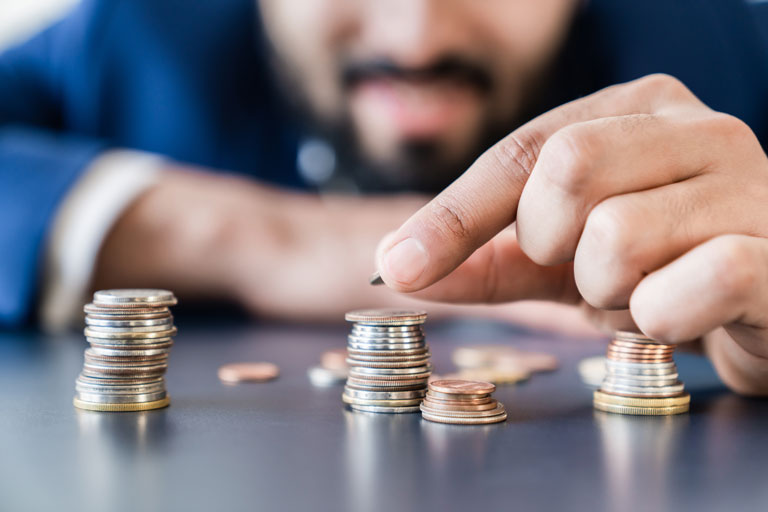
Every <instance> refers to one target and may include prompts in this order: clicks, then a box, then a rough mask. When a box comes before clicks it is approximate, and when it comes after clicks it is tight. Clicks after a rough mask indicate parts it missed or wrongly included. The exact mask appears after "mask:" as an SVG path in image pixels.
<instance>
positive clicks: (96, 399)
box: [77, 390, 166, 404]
mask: <svg viewBox="0 0 768 512" xmlns="http://www.w3.org/2000/svg"><path fill="white" fill-rule="evenodd" d="M165 397H166V393H165V390H162V391H158V392H156V393H135V394H104V393H88V392H85V391H80V390H78V391H77V398H78V400H80V401H82V402H88V403H93V404H137V403H147V402H156V401H158V400H162V399H163V398H165Z"/></svg>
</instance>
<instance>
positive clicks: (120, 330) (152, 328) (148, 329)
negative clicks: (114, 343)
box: [88, 323, 173, 337]
mask: <svg viewBox="0 0 768 512" xmlns="http://www.w3.org/2000/svg"><path fill="white" fill-rule="evenodd" d="M88 329H89V330H90V331H91V332H98V333H102V334H114V335H116V336H117V337H120V336H122V335H123V334H126V333H130V334H133V333H135V334H139V333H141V334H144V333H156V332H164V333H167V332H168V331H170V330H171V329H173V324H171V323H167V324H165V325H148V326H145V327H104V326H102V325H89V326H88ZM165 336H168V334H165ZM137 337H138V336H137Z"/></svg>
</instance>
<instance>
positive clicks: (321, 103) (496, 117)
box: [260, 0, 577, 181]
mask: <svg viewBox="0 0 768 512" xmlns="http://www.w3.org/2000/svg"><path fill="white" fill-rule="evenodd" d="M576 3H577V0H480V1H478V0H260V8H261V12H262V17H263V20H264V24H265V27H266V30H267V34H268V37H269V39H270V40H271V42H272V44H273V46H274V49H275V52H276V54H277V57H278V60H279V63H280V64H279V66H280V70H281V71H282V72H283V75H284V76H285V77H287V78H288V79H289V81H290V83H291V84H292V85H293V87H294V89H296V92H297V93H298V94H300V96H301V99H302V100H303V101H304V102H305V103H307V104H308V105H309V107H310V108H311V109H312V111H313V112H314V114H315V115H316V116H317V117H319V119H321V120H323V121H324V122H326V123H328V124H329V125H332V126H346V127H348V128H351V133H353V134H354V137H355V138H356V139H357V143H358V145H359V147H360V150H361V153H362V154H363V155H364V156H365V158H366V160H367V161H368V162H370V163H371V164H373V167H375V168H379V169H387V172H390V173H393V174H395V175H396V174H398V173H405V174H408V173H410V174H413V173H414V172H417V173H421V174H424V175H429V174H433V173H436V172H442V173H445V172H450V173H451V174H453V175H452V176H449V177H448V178H450V179H453V178H454V177H455V173H456V171H459V170H460V169H456V168H457V167H460V166H464V165H466V164H467V163H468V162H469V161H471V159H472V158H474V157H476V156H477V154H478V153H479V152H480V151H482V150H483V149H485V148H484V147H483V146H484V145H486V144H488V143H489V140H488V139H489V137H490V136H497V135H498V134H499V131H500V130H502V129H509V128H510V127H511V124H512V123H514V122H515V121H516V120H517V116H518V115H519V114H520V112H521V110H522V109H523V108H524V106H525V105H524V102H525V101H526V97H527V95H528V94H529V93H530V89H531V87H532V86H533V84H535V81H536V79H537V78H538V77H539V76H540V74H541V73H542V71H543V70H544V69H545V68H546V66H547V65H548V64H549V62H550V60H551V59H552V57H553V55H554V53H555V52H556V51H557V49H558V46H559V44H560V43H561V41H562V38H563V36H564V35H565V33H566V31H567V28H568V25H569V21H570V19H571V17H572V15H573V12H574V9H575V6H576ZM452 168H453V171H446V169H452ZM443 178H445V177H443ZM406 181H407V180H406ZM427 181H429V180H427ZM433 181H435V180H433ZM437 181H439V179H438V180H437Z"/></svg>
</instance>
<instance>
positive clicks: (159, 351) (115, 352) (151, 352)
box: [87, 346, 171, 357]
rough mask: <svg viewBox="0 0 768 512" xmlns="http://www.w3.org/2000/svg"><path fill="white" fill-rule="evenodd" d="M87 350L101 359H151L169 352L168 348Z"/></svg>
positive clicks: (100, 348) (94, 348)
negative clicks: (101, 357) (144, 357)
mask: <svg viewBox="0 0 768 512" xmlns="http://www.w3.org/2000/svg"><path fill="white" fill-rule="evenodd" d="M87 350H92V351H93V354H94V355H96V356H103V357H123V356H127V357H133V356H135V357H142V356H146V357H151V356H160V355H169V354H170V352H171V349H170V348H153V349H147V350H123V349H111V348H102V347H94V346H91V347H90V348H89V349H87Z"/></svg>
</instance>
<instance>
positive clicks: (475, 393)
mask: <svg viewBox="0 0 768 512" xmlns="http://www.w3.org/2000/svg"><path fill="white" fill-rule="evenodd" d="M494 391H496V386H494V385H493V384H491V383H490V382H482V381H477V380H436V381H433V382H430V383H429V391H428V392H427V396H426V397H425V398H424V401H423V402H422V403H421V417H422V418H424V419H425V420H429V421H435V422H437V423H451V424H454V425H486V424H488V423H499V422H502V421H504V420H506V419H507V411H506V410H505V409H504V406H503V405H502V404H501V403H499V402H498V401H496V399H494V398H491V393H493V392H494Z"/></svg>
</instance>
